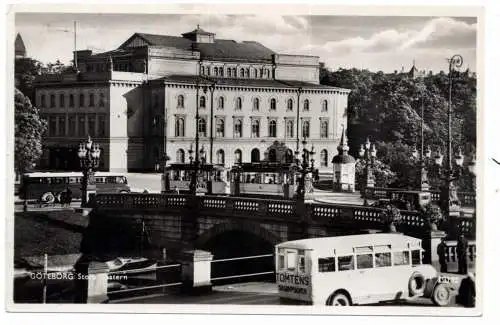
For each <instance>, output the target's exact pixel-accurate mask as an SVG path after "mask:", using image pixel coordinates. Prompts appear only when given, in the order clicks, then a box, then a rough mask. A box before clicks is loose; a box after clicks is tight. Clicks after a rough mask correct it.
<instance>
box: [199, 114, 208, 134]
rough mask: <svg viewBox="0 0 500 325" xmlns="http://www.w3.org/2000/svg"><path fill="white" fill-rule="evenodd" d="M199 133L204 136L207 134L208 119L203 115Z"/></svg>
mask: <svg viewBox="0 0 500 325" xmlns="http://www.w3.org/2000/svg"><path fill="white" fill-rule="evenodd" d="M198 134H199V135H200V136H202V137H206V136H207V121H206V120H205V118H203V117H201V118H200V120H199V121H198Z"/></svg>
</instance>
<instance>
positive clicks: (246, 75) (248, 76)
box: [245, 68, 250, 78]
mask: <svg viewBox="0 0 500 325" xmlns="http://www.w3.org/2000/svg"><path fill="white" fill-rule="evenodd" d="M245 77H246V78H250V68H247V69H246V70H245Z"/></svg>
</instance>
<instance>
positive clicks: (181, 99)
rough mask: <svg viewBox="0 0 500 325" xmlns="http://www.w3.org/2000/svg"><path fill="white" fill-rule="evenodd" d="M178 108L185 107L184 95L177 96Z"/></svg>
mask: <svg viewBox="0 0 500 325" xmlns="http://www.w3.org/2000/svg"><path fill="white" fill-rule="evenodd" d="M177 108H184V96H183V95H179V96H177Z"/></svg>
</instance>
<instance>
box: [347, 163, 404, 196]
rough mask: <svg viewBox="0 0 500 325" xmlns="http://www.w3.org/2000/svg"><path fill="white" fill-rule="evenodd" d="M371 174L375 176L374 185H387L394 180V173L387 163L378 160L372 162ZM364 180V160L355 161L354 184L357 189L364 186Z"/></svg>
mask: <svg viewBox="0 0 500 325" xmlns="http://www.w3.org/2000/svg"><path fill="white" fill-rule="evenodd" d="M373 174H374V176H375V186H377V187H387V186H389V185H390V184H392V183H393V182H394V181H395V178H396V174H395V173H394V172H393V171H391V169H390V168H389V166H388V165H387V164H384V163H383V162H381V161H380V160H375V161H374V163H373ZM365 182H366V160H364V159H360V160H357V161H356V184H357V185H358V187H359V189H361V188H364V186H365Z"/></svg>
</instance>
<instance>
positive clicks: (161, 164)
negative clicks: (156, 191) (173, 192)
mask: <svg viewBox="0 0 500 325" xmlns="http://www.w3.org/2000/svg"><path fill="white" fill-rule="evenodd" d="M169 160H170V157H169V156H167V154H166V153H164V154H163V155H162V156H161V157H160V158H158V161H157V162H156V166H155V169H156V172H160V171H161V192H162V193H166V192H167V191H168V190H169V188H170V184H169V181H170V179H169V176H168V173H167V165H168V161H169Z"/></svg>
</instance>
